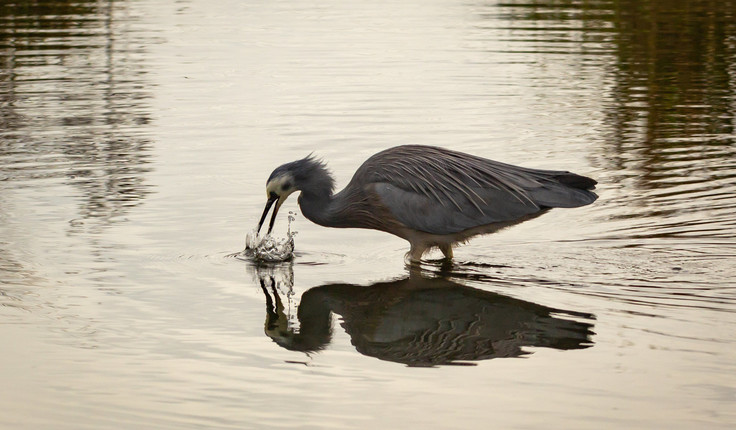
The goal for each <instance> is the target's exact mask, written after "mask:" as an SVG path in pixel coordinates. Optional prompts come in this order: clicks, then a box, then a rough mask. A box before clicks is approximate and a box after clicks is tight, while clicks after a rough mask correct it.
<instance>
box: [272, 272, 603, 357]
mask: <svg viewBox="0 0 736 430" xmlns="http://www.w3.org/2000/svg"><path fill="white" fill-rule="evenodd" d="M267 272H269V273H260V271H259V276H258V277H259V282H260V286H261V289H262V290H263V293H264V295H265V297H266V321H265V327H264V331H265V334H266V335H267V336H268V337H270V338H271V339H272V340H273V341H274V342H276V343H277V344H278V345H279V346H281V347H282V348H285V349H288V350H292V351H301V352H305V353H310V352H316V351H320V350H323V349H325V348H327V346H328V345H329V343H330V342H331V340H332V335H333V315H335V316H337V317H338V318H337V319H338V321H339V324H340V326H341V327H342V328H343V330H345V332H346V333H347V334H348V335H349V336H350V341H351V343H352V345H353V346H354V347H355V349H356V350H357V351H358V352H360V353H361V354H363V355H366V356H369V357H375V358H378V359H380V360H385V361H392V362H396V363H403V364H406V365H408V366H410V367H434V366H440V365H475V363H473V362H474V361H479V360H488V359H492V358H501V357H523V356H526V355H529V354H531V353H532V352H531V351H527V350H525V349H524V348H525V347H545V348H553V349H558V350H571V349H584V348H588V347H591V346H592V345H593V341H592V340H591V338H592V336H593V335H594V332H593V324H592V322H590V321H592V320H593V319H595V316H594V315H591V314H585V313H582V312H574V311H566V310H562V309H555V308H550V307H547V306H543V305H539V304H536V303H532V302H527V301H524V300H519V299H514V298H512V297H508V296H505V295H502V294H498V293H493V292H489V291H484V290H480V289H477V288H472V287H468V286H465V285H462V284H459V283H457V282H454V281H452V280H450V279H448V278H447V277H426V276H423V275H422V274H420V273H419V272H416V273H412V274H411V275H410V276H407V277H404V278H401V279H397V280H393V281H387V282H378V283H374V284H372V285H369V286H361V285H355V284H326V285H322V286H318V287H314V288H311V289H309V290H307V291H306V292H304V294H302V296H301V299H300V302H299V305H298V306H297V307H296V315H295V318H294V314H293V310H294V308H295V306H293V303H292V297H291V295H293V290H292V285H293V284H290V282H292V283H293V276H281V275H279V274H278V273H275V272H274V271H273V270H270V271H267ZM276 272H278V271H276ZM283 297H286V298H285V299H283ZM573 318H574V319H573Z"/></svg>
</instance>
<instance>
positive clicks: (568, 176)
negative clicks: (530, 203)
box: [554, 172, 598, 190]
mask: <svg viewBox="0 0 736 430" xmlns="http://www.w3.org/2000/svg"><path fill="white" fill-rule="evenodd" d="M554 178H555V179H557V180H558V181H559V182H560V183H561V184H563V185H567V186H568V187H572V188H578V189H581V190H592V189H594V188H595V185H596V184H597V183H598V181H596V180H595V179H592V178H589V177H587V176H582V175H577V174H575V173H570V172H564V173H563V174H561V175H557V176H555V177H554Z"/></svg>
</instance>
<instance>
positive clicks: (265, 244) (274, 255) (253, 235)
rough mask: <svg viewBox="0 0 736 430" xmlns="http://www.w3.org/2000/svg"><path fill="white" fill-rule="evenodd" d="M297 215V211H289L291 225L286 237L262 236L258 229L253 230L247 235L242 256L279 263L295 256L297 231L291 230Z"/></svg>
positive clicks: (258, 260)
mask: <svg viewBox="0 0 736 430" xmlns="http://www.w3.org/2000/svg"><path fill="white" fill-rule="evenodd" d="M295 217H296V213H295V212H289V226H288V229H287V231H286V237H283V238H277V237H274V236H272V235H271V234H266V235H265V236H260V235H259V234H258V232H257V231H256V230H251V231H250V232H248V234H247V235H246V236H245V249H244V250H243V251H242V252H241V253H240V256H241V257H246V258H248V259H251V260H254V261H257V262H267V263H277V262H281V261H289V260H291V259H292V258H294V236H296V234H297V232H296V231H294V232H292V231H291V222H292V221H294V219H295Z"/></svg>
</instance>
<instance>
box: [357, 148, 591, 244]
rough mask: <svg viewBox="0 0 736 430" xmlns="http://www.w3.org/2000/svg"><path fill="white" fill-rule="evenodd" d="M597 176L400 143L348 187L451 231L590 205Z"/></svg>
mask: <svg viewBox="0 0 736 430" xmlns="http://www.w3.org/2000/svg"><path fill="white" fill-rule="evenodd" d="M595 184H596V181H595V180H593V179H591V178H588V177H585V176H581V175H577V174H574V173H570V172H566V171H556V170H540V169H529V168H525V167H519V166H514V165H510V164H506V163H501V162H498V161H493V160H489V159H485V158H482V157H477V156H474V155H470V154H465V153H462V152H457V151H451V150H448V149H443V148H438V147H432V146H423V145H404V146H397V147H394V148H390V149H387V150H385V151H382V152H379V153H377V154H375V155H373V156H372V157H370V158H369V159H368V160H366V162H365V163H363V165H362V166H361V167H360V168H359V169H358V170H357V171H356V173H355V175H354V177H353V179H352V181H351V183H350V184H349V185H348V188H351V187H353V188H357V187H359V188H363V189H365V188H366V187H368V188H370V191H371V192H374V193H376V194H377V195H378V196H379V198H380V200H381V202H382V203H383V204H384V205H385V206H386V207H387V208H388V209H389V210H390V211H391V213H392V215H393V216H394V217H396V219H397V220H399V221H400V222H401V223H403V224H404V225H406V226H407V227H409V228H412V229H415V230H419V231H423V232H427V233H431V234H451V233H457V232H460V231H463V230H467V229H471V228H474V227H478V226H481V225H485V224H493V223H504V222H509V221H514V220H517V219H520V218H523V217H526V216H529V215H532V214H534V213H537V212H539V211H542V210H544V209H546V208H555V207H565V208H570V207H578V206H584V205H587V204H590V203H592V202H593V201H595V200H596V199H597V197H598V196H597V195H596V194H595V193H593V192H591V191H589V190H590V189H592V188H593V187H594V186H595Z"/></svg>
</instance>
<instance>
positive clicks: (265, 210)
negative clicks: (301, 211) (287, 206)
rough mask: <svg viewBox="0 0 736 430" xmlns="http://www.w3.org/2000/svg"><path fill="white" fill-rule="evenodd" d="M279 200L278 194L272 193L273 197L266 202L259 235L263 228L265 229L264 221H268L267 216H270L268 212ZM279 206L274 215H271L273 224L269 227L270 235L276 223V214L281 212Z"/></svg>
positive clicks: (259, 223)
mask: <svg viewBox="0 0 736 430" xmlns="http://www.w3.org/2000/svg"><path fill="white" fill-rule="evenodd" d="M278 199H279V196H278V195H277V194H276V193H271V195H270V196H269V197H268V201H267V202H266V208H265V209H263V215H261V220H260V221H258V231H257V232H258V233H260V232H261V227H263V221H265V220H266V215H268V210H269V209H271V206H273V204H274V203H275V202H276V200H278ZM279 206H281V205H276V208H275V209H274V210H273V215H271V222H270V223H269V226H268V233H271V229H273V223H274V222H275V221H276V213H277V212H278V211H279ZM268 233H267V234H268Z"/></svg>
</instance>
